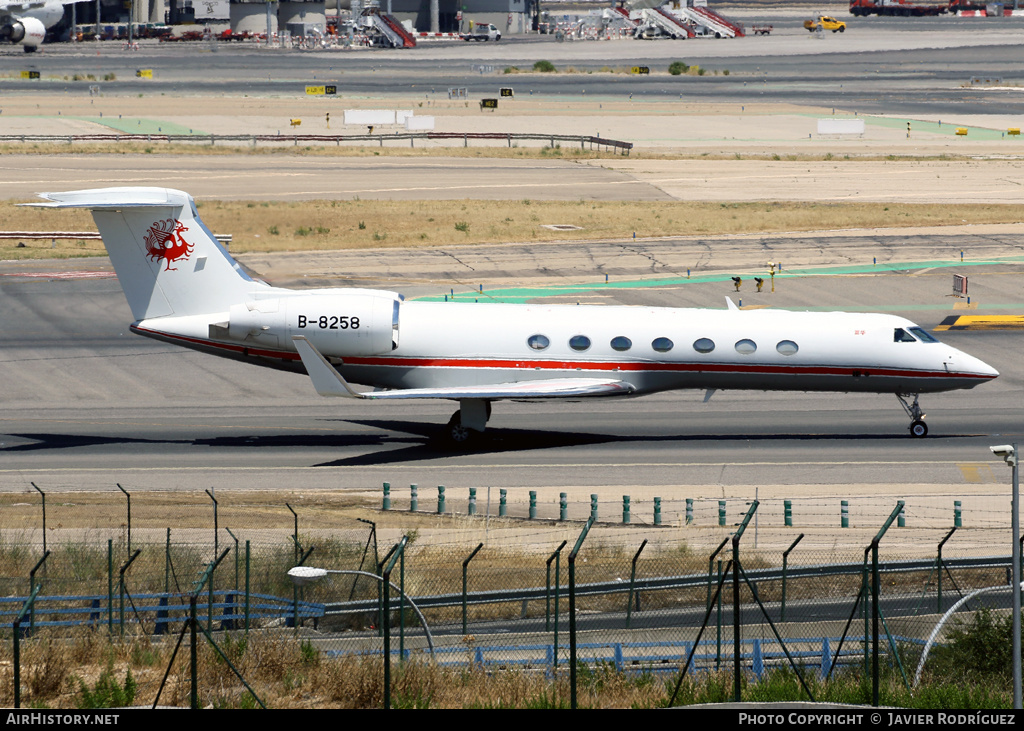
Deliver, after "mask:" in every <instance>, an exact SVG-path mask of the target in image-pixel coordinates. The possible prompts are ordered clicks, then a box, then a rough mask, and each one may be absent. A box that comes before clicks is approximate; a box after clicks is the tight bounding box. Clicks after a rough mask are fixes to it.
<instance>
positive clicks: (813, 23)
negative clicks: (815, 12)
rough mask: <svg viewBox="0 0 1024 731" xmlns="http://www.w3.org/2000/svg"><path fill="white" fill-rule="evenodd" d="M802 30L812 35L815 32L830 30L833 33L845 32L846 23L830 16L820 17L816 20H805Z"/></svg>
mask: <svg viewBox="0 0 1024 731" xmlns="http://www.w3.org/2000/svg"><path fill="white" fill-rule="evenodd" d="M804 28H806V29H807V30H809V31H810V32H811V33H813V32H814V31H816V30H830V31H832V32H833V33H843V32H844V31H846V23H844V22H843V21H841V20H836V19H835V18H833V17H832V16H830V15H820V16H818V19H817V20H805V21H804Z"/></svg>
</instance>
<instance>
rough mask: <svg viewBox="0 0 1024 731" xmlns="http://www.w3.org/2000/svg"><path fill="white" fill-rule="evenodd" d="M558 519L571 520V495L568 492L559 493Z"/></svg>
mask: <svg viewBox="0 0 1024 731" xmlns="http://www.w3.org/2000/svg"><path fill="white" fill-rule="evenodd" d="M558 519H559V520H569V495H568V493H564V492H560V493H558Z"/></svg>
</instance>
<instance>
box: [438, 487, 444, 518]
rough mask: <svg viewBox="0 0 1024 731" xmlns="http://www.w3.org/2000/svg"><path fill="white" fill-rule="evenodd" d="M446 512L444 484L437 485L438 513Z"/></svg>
mask: <svg viewBox="0 0 1024 731" xmlns="http://www.w3.org/2000/svg"><path fill="white" fill-rule="evenodd" d="M443 513H444V485H438V486H437V514H438V515H442V514H443Z"/></svg>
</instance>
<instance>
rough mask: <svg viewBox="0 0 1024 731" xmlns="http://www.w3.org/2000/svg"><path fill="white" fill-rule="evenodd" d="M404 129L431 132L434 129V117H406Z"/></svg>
mask: <svg viewBox="0 0 1024 731" xmlns="http://www.w3.org/2000/svg"><path fill="white" fill-rule="evenodd" d="M405 129H406V130H407V131H409V132H431V131H433V129H434V118H433V117H406V119H405Z"/></svg>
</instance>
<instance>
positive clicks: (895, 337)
mask: <svg viewBox="0 0 1024 731" xmlns="http://www.w3.org/2000/svg"><path fill="white" fill-rule="evenodd" d="M892 341H893V342H894V343H916V342H917V340H915V339H914V336H913V335H911V334H910V333H908V332H907V331H906V330H904V329H903V328H902V327H898V328H896V329H895V330H894V331H893V334H892Z"/></svg>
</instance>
